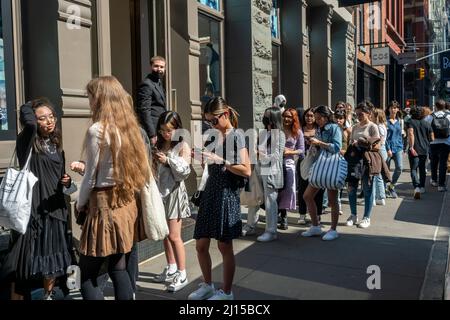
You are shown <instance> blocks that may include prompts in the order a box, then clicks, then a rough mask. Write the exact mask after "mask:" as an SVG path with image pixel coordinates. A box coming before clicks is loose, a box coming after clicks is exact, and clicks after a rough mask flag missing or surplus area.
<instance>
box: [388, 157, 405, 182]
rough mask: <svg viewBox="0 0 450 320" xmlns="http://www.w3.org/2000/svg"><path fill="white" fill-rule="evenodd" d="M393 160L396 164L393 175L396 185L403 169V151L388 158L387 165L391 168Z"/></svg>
mask: <svg viewBox="0 0 450 320" xmlns="http://www.w3.org/2000/svg"><path fill="white" fill-rule="evenodd" d="M391 160H394V165H395V169H394V175H393V176H392V184H394V185H395V184H396V183H397V181H398V178H400V175H401V174H402V170H403V151H402V150H401V151H398V152H396V153H393V154H392V157H391V158H388V159H387V165H388V167H389V169H390V168H391Z"/></svg>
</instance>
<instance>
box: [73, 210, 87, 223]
mask: <svg viewBox="0 0 450 320" xmlns="http://www.w3.org/2000/svg"><path fill="white" fill-rule="evenodd" d="M74 214H75V222H76V224H77V225H79V226H82V225H84V222H85V221H86V217H87V212H86V211H78V210H77V208H76V207H75V210H74Z"/></svg>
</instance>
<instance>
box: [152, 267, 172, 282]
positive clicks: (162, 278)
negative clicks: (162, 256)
mask: <svg viewBox="0 0 450 320" xmlns="http://www.w3.org/2000/svg"><path fill="white" fill-rule="evenodd" d="M176 275H177V272H176V271H175V272H174V273H169V266H166V267H165V268H164V270H163V272H161V273H160V274H158V275H156V276H154V277H153V278H152V280H153V282H156V283H162V282H169V281H172V280H173V279H175V276H176Z"/></svg>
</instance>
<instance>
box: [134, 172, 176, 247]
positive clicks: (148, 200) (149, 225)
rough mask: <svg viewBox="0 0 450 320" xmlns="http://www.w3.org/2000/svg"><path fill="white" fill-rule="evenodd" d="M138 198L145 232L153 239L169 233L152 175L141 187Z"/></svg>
mask: <svg viewBox="0 0 450 320" xmlns="http://www.w3.org/2000/svg"><path fill="white" fill-rule="evenodd" d="M140 198H141V208H142V218H143V220H144V230H145V234H146V235H147V237H148V238H149V239H151V240H154V241H159V240H164V239H165V238H166V237H167V236H168V235H169V227H168V226H167V220H166V210H165V208H164V203H163V201H162V198H161V194H160V193H159V189H158V185H157V184H156V181H155V178H154V177H153V176H152V177H151V178H150V180H149V181H148V182H147V183H146V184H145V185H144V187H143V188H142V190H141V193H140Z"/></svg>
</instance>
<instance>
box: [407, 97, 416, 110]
mask: <svg viewBox="0 0 450 320" xmlns="http://www.w3.org/2000/svg"><path fill="white" fill-rule="evenodd" d="M415 105H416V99H407V100H406V107H407V108H411V107H414V106H415Z"/></svg>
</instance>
